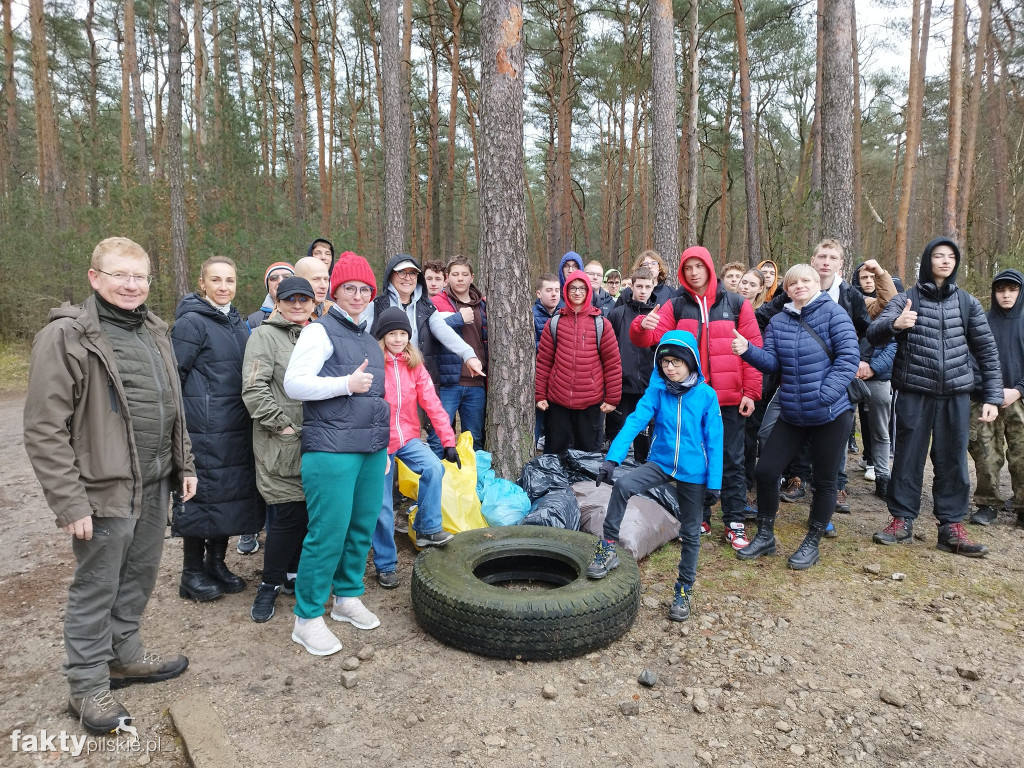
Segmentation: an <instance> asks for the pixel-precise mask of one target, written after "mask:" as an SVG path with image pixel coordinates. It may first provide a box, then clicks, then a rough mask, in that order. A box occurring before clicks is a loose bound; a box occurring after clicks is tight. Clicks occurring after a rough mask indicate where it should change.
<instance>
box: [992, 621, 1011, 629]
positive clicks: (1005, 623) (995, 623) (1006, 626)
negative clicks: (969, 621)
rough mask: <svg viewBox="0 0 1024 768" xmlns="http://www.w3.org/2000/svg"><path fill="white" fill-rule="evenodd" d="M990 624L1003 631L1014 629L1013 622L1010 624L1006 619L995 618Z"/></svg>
mask: <svg viewBox="0 0 1024 768" xmlns="http://www.w3.org/2000/svg"><path fill="white" fill-rule="evenodd" d="M992 626H993V627H995V628H996V629H1001V630H1003V631H1004V632H1013V630H1014V629H1015V627H1014V626H1013V624H1011V623H1010V622H1008V621H1003V620H1002V619H996V620H995V621H993V622H992Z"/></svg>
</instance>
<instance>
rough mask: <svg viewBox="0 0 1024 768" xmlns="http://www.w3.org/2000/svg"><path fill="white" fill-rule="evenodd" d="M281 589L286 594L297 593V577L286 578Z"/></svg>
mask: <svg viewBox="0 0 1024 768" xmlns="http://www.w3.org/2000/svg"><path fill="white" fill-rule="evenodd" d="M281 591H282V592H283V593H284V594H286V595H294V594H295V577H294V576H293V577H292V578H290V579H285V580H284V584H282V585H281Z"/></svg>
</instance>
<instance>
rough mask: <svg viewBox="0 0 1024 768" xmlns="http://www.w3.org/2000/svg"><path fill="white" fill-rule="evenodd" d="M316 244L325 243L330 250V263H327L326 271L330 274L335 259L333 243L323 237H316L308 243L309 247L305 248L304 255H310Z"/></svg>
mask: <svg viewBox="0 0 1024 768" xmlns="http://www.w3.org/2000/svg"><path fill="white" fill-rule="evenodd" d="M318 244H320V245H326V246H327V247H328V248H329V249H330V250H331V263H330V264H328V265H327V273H328V274H330V273H331V272H333V271H334V263H335V261H337V259H336V258H335V255H334V243H332V242H331V241H330V240H328V239H327V238H325V237H318V238H317V239H316V240H314V241H313V242H312V243H310V244H309V248H308V249H307V250H306V255H307V256H312V255H313V251H314V250H315V249H316V247H317V245H318Z"/></svg>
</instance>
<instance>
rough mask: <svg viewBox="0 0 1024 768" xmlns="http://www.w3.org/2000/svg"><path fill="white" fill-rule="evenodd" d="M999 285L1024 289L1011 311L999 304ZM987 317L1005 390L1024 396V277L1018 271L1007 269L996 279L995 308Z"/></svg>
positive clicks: (993, 283) (993, 298)
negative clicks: (1014, 285)
mask: <svg viewBox="0 0 1024 768" xmlns="http://www.w3.org/2000/svg"><path fill="white" fill-rule="evenodd" d="M999 283H1015V284H1016V285H1017V287H1018V288H1021V289H1022V290H1021V293H1019V294H1017V301H1016V302H1014V305H1013V306H1012V307H1010V308H1009V309H1003V308H1002V307H1000V306H999V304H998V302H996V286H997V285H998V284H999ZM986 316H987V317H988V325H989V327H990V328H991V329H992V335H993V336H994V337H995V339H996V346H997V347H998V348H999V368H1000V369H1001V370H1002V372H1003V388H1004V389H1017V390H1019V391H1020V393H1021V394H1022V395H1024V275H1022V274H1021V273H1020V272H1018V271H1017V270H1016V269H1004V270H1003V271H1002V272H1000V273H999V274H998V275H996V277H995V279H994V280H993V281H992V307H991V309H989V311H988V313H987V315H986Z"/></svg>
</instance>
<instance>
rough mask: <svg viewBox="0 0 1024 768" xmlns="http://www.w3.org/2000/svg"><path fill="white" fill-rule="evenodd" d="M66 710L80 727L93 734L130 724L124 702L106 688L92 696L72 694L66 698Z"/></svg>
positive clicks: (100, 734)
mask: <svg viewBox="0 0 1024 768" xmlns="http://www.w3.org/2000/svg"><path fill="white" fill-rule="evenodd" d="M68 712H70V713H71V714H72V715H74V716H75V717H77V718H78V722H79V723H81V724H82V727H83V728H85V730H86V731H88V732H89V733H91V734H92V735H93V736H102V735H104V734H107V733H113V732H114V731H116V730H117V728H118V726H125V725H131V722H132V716H131V715H130V714H128V710H127V709H125V708H124V704H122V703H121V702H119V701H118V700H117V699H115V698H114V697H113V696H112V695H111V694H110V691H106V690H104V691H100V692H99V693H96V694H93V695H92V696H72V697H71V698H69V699H68Z"/></svg>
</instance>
